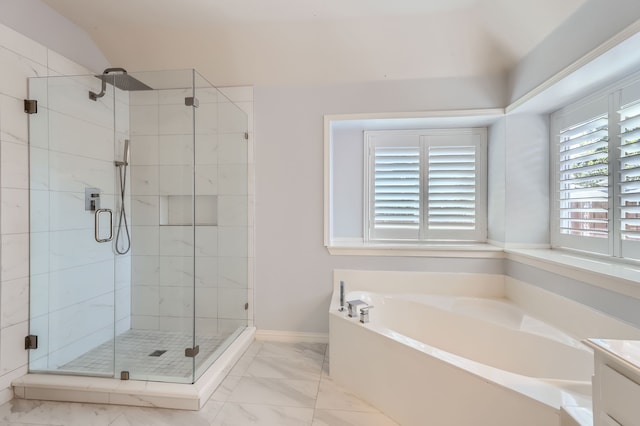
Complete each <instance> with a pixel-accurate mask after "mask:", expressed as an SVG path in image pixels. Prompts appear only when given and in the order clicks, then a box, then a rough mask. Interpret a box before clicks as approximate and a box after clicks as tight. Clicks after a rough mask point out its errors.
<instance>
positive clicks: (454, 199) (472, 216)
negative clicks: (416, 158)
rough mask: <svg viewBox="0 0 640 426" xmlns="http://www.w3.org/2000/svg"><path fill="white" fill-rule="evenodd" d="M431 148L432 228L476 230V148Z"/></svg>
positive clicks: (429, 179)
mask: <svg viewBox="0 0 640 426" xmlns="http://www.w3.org/2000/svg"><path fill="white" fill-rule="evenodd" d="M427 150H428V174H427V176H428V179H427V182H428V183H427V193H428V208H427V224H428V229H430V230H441V231H443V230H473V229H475V227H476V196H477V195H476V181H477V177H476V147H475V146H429V147H428V148H427Z"/></svg>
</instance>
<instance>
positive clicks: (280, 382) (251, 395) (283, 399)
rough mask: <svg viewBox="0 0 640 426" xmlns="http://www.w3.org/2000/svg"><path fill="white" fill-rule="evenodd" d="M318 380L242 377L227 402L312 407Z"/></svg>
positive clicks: (316, 392)
mask: <svg viewBox="0 0 640 426" xmlns="http://www.w3.org/2000/svg"><path fill="white" fill-rule="evenodd" d="M318 384H319V381H316V380H289V379H265V378H261V377H242V378H241V379H240V383H238V386H237V387H236V388H235V389H234V390H233V392H231V395H230V396H229V398H228V399H227V401H228V402H238V403H249V404H269V405H282V406H289V407H308V408H313V406H314V405H315V402H316V395H317V394H318Z"/></svg>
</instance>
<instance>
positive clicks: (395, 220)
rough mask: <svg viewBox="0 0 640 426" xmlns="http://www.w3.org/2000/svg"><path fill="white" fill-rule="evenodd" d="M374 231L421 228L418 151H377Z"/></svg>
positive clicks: (375, 160) (382, 149)
mask: <svg viewBox="0 0 640 426" xmlns="http://www.w3.org/2000/svg"><path fill="white" fill-rule="evenodd" d="M373 155H374V203H373V204H374V214H373V221H374V227H375V228H377V229H411V230H418V229H419V227H420V149H419V147H375V148H374V153H373Z"/></svg>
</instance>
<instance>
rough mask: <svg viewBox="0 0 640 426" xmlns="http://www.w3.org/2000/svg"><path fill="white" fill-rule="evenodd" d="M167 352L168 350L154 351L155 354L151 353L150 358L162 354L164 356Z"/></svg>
mask: <svg viewBox="0 0 640 426" xmlns="http://www.w3.org/2000/svg"><path fill="white" fill-rule="evenodd" d="M165 352H166V350H164V351H153V352H151V353H150V354H149V356H160V355H162V354H163V353H165Z"/></svg>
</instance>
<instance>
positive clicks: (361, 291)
mask: <svg viewBox="0 0 640 426" xmlns="http://www.w3.org/2000/svg"><path fill="white" fill-rule="evenodd" d="M340 281H344V283H345V287H346V290H347V297H346V299H347V300H352V299H360V300H363V301H365V302H366V303H369V304H371V305H374V306H375V309H373V310H371V314H370V320H371V322H370V323H368V324H361V323H360V322H359V321H358V320H357V319H355V318H348V317H347V316H346V313H345V312H339V311H338V309H339V282H340ZM507 295H508V297H507ZM523 297H526V298H527V299H528V300H530V301H531V302H528V303H529V304H525V305H527V307H526V308H524V307H523V306H521V305H520V304H519V303H515V302H514V300H519V299H520V298H523ZM550 298H553V303H550V304H549V306H553V307H554V308H555V309H565V308H566V312H568V313H569V314H571V316H572V320H571V321H568V322H567V324H566V326H567V328H563V324H557V323H556V322H555V321H554V322H552V323H550V322H549V319H555V318H556V317H557V316H558V315H556V314H551V315H546V316H544V317H543V318H542V319H540V318H536V317H535V316H533V315H530V314H529V313H528V312H529V311H530V309H529V308H532V309H531V311H533V312H540V311H542V310H543V308H544V307H543V306H538V307H537V308H536V307H535V306H533V305H532V304H533V303H538V304H543V303H545V302H548V301H550ZM577 305H578V304H576V302H573V301H569V300H568V299H563V298H561V297H558V296H555V295H553V294H551V293H548V292H545V291H544V290H541V289H539V288H536V287H535V286H532V285H530V284H526V283H523V282H519V281H516V280H513V279H510V278H507V277H504V276H501V275H487V274H455V273H450V274H440V273H426V272H424V273H423V272H389V271H382V272H379V271H343V270H336V271H334V295H333V298H332V301H331V307H330V315H329V318H330V319H329V321H330V346H329V347H330V353H331V377H332V378H334V380H336V381H337V382H338V383H340V384H342V385H343V386H346V387H347V388H348V389H350V390H351V391H352V392H354V393H355V394H356V395H358V396H359V397H361V398H363V399H364V400H366V401H368V402H369V403H371V404H373V405H375V406H376V407H378V408H380V409H381V410H382V411H383V412H385V413H386V414H387V415H389V416H390V417H391V418H393V419H394V420H396V421H397V422H399V423H401V424H403V425H422V424H438V425H440V424H442V425H456V426H460V425H475V424H478V419H483V422H485V424H491V425H496V426H499V425H505V426H510V425H513V424H518V425H532V426H533V425H540V424H545V425H561V424H563V425H564V424H565V423H561V420H562V421H563V422H564V421H565V419H568V418H570V417H571V416H569V415H567V413H568V412H576V413H578V412H579V413H583V412H584V413H587V412H590V410H591V375H592V373H593V353H592V351H591V350H590V349H589V348H588V347H586V345H584V344H582V343H581V342H580V339H583V338H585V337H587V336H584V335H581V334H580V332H581V331H583V329H581V328H580V327H579V326H576V323H578V322H584V323H586V324H591V323H595V322H597V321H598V320H599V319H600V318H599V316H600V315H601V314H599V313H596V312H594V311H593V310H592V309H590V308H587V307H584V306H577ZM627 329H628V325H626V324H622V323H618V322H616V321H611V322H607V323H606V327H604V329H603V328H599V329H598V331H606V332H611V333H614V334H620V333H623V332H626V331H627ZM635 333H636V334H637V333H638V331H637V330H636V331H635ZM397 389H402V390H403V391H402V392H397ZM460 406H464V407H465V409H464V410H460ZM563 407H564V410H562V415H561V409H562V408H563ZM584 413H583V414H584ZM574 418H575V416H574ZM566 424H571V423H566Z"/></svg>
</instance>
